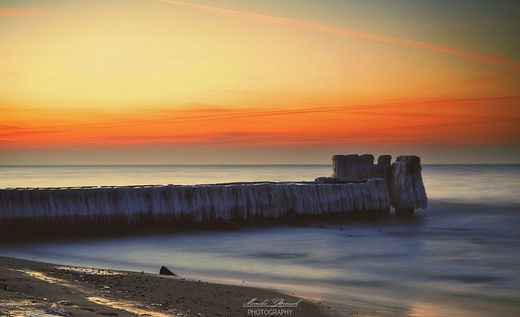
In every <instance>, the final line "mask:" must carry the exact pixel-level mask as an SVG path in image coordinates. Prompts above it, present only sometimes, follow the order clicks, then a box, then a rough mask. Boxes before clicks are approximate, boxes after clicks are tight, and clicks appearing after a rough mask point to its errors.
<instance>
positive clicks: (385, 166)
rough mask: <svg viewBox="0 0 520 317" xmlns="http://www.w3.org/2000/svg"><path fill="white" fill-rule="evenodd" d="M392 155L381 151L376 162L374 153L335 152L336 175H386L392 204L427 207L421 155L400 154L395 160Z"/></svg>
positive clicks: (400, 208)
mask: <svg viewBox="0 0 520 317" xmlns="http://www.w3.org/2000/svg"><path fill="white" fill-rule="evenodd" d="M391 161H392V157H391V156H390V155H381V156H379V158H378V160H377V164H374V156H373V155H372V154H363V155H357V154H349V155H334V156H333V157H332V166H333V167H332V168H333V172H332V179H333V180H334V181H336V182H338V181H339V182H341V181H342V180H346V181H348V180H358V179H370V178H382V179H385V180H386V182H387V186H388V190H389V194H390V197H391V201H392V207H394V208H395V209H396V212H398V213H405V214H406V213H408V214H410V213H413V210H414V209H417V208H422V209H425V208H426V207H427V206H428V197H427V195H426V189H425V188H424V184H423V180H422V173H421V172H422V167H421V158H420V157H418V156H415V155H402V156H398V157H397V159H396V161H395V162H394V163H393V164H391Z"/></svg>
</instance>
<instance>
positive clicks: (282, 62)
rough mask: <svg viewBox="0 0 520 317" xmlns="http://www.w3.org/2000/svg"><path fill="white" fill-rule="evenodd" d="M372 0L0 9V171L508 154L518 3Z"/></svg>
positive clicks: (519, 58)
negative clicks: (376, 2) (1, 167)
mask: <svg viewBox="0 0 520 317" xmlns="http://www.w3.org/2000/svg"><path fill="white" fill-rule="evenodd" d="M380 3H381V6H378V7H377V8H376V7H373V6H372V5H370V4H367V3H366V2H364V1H352V2H337V1H323V2H320V3H318V4H316V3H308V2H302V1H287V2H284V4H283V5H280V4H279V3H278V2H277V1H265V2H261V3H258V2H255V1H232V0H229V1H209V0H208V1H202V0H201V1H197V2H194V1H192V2H179V1H169V0H164V1H133V0H132V1H74V2H70V1H58V0H56V1H48V2H45V3H40V2H34V1H17V2H16V6H14V5H13V4H14V3H13V2H11V1H0V29H1V31H2V32H0V55H1V56H2V58H1V59H0V92H1V94H0V114H1V116H0V164H190V163H194V164H203V163H206V164H213V163H215V164H217V163H218V164H221V163H250V162H254V163H324V164H327V163H329V162H330V157H332V155H334V154H345V153H359V154H362V153H366V152H368V153H374V154H376V155H378V154H384V153H389V154H392V155H394V156H395V155H400V154H407V153H413V154H417V155H420V156H422V157H423V161H425V162H427V163H428V162H430V163H463V162H471V163H520V151H519V150H518V149H519V148H520V137H519V136H520V94H519V91H520V89H519V87H520V32H519V31H520V20H519V19H518V16H520V15H515V14H514V12H515V11H514V10H517V11H516V12H518V13H520V7H519V6H518V5H511V3H510V2H503V3H502V2H501V1H499V2H498V3H497V4H498V5H496V6H494V7H493V8H492V9H490V8H489V7H486V5H485V3H484V2H482V3H481V2H480V1H467V3H466V2H464V1H462V2H461V3H464V5H465V6H466V7H464V5H463V6H461V7H458V8H452V9H453V10H460V11H458V12H457V11H456V12H453V11H449V10H448V11H446V10H445V9H446V8H441V7H437V6H436V5H434V4H414V5H412V6H410V5H409V3H408V2H406V1H380ZM410 13H413V14H410ZM457 13H458V14H457ZM152 153H153V155H147V154H152Z"/></svg>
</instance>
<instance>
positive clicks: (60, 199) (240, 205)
mask: <svg viewBox="0 0 520 317" xmlns="http://www.w3.org/2000/svg"><path fill="white" fill-rule="evenodd" d="M347 157H349V160H350V157H351V156H347ZM364 157H366V156H361V157H360V158H364ZM341 160H342V158H341V157H340V156H334V158H333V162H334V173H335V174H338V175H335V174H333V177H331V178H318V179H316V181H314V182H280V183H272V182H262V183H230V184H213V185H193V186H181V185H167V186H122V187H80V188H33V189H21V188H15V189H1V190H0V234H2V233H6V232H9V234H10V235H12V234H19V233H24V234H25V233H27V232H34V231H35V230H36V231H41V232H42V233H45V232H49V231H50V232H51V233H59V232H60V231H63V232H70V231H72V232H76V231H85V232H86V233H88V232H90V231H92V232H95V231H98V229H104V230H102V231H106V230H118V229H120V228H133V227H139V228H148V227H157V226H159V227H165V228H169V227H172V226H177V227H179V226H180V227H183V226H189V225H190V224H194V223H203V222H211V221H216V220H219V221H248V220H251V219H254V218H255V217H261V218H270V219H279V218H283V217H287V216H294V215H322V214H331V213H334V214H338V213H355V212H361V213H362V212H367V213H368V212H370V211H389V210H390V207H391V205H393V206H394V207H395V208H396V210H397V209H406V210H413V209H414V208H425V207H426V194H425V193H424V195H423V194H422V193H423V192H424V186H422V179H421V178H420V160H419V159H418V158H417V157H411V156H406V157H398V159H397V161H396V163H394V164H393V165H392V166H390V165H389V162H388V164H384V165H383V164H380V166H381V167H384V168H380V166H378V165H373V164H372V165H370V164H365V163H363V164H358V165H352V164H350V163H349V164H350V165H348V166H346V165H340V164H343V163H341V162H342V161H341ZM345 161H348V160H345ZM360 161H363V162H365V161H367V159H360ZM372 161H373V156H372ZM349 162H350V161H349ZM356 166H357V167H356ZM359 166H361V168H359ZM371 166H372V167H371ZM342 168H343V170H341V169H342ZM347 169H348V172H349V173H350V174H347V172H346V170H347ZM340 172H341V173H343V174H341V175H339V173H340ZM363 173H364V174H363ZM352 175H354V176H353V177H352ZM336 176H339V177H336ZM345 176H348V177H345ZM419 182H420V184H419ZM421 186H422V192H421V188H420V187H421ZM76 233H77V232H76Z"/></svg>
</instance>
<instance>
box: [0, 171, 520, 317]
mask: <svg viewBox="0 0 520 317" xmlns="http://www.w3.org/2000/svg"><path fill="white" fill-rule="evenodd" d="M330 174H331V167H330V165H305V166H263V165H259V166H118V167H112V166H91V167H84V166H81V167H2V168H0V188H6V187H63V186H67V187H69V186H85V185H91V186H92V185H129V184H133V185H135V184H170V183H172V184H197V183H221V182H232V181H261V180H270V181H282V180H284V181H286V180H295V181H299V180H313V179H314V178H315V177H318V176H329V175H330ZM423 178H424V183H425V186H426V190H427V193H428V196H429V206H428V208H427V209H426V210H417V211H416V217H415V218H414V219H412V220H399V219H395V218H390V219H387V220H382V221H379V222H351V223H328V224H325V228H318V227H314V226H309V227H307V228H293V227H272V228H260V229H258V228H256V229H243V230H240V231H238V232H189V233H172V234H156V235H144V236H143V235H141V236H135V237H126V238H113V239H95V238H92V239H85V240H78V241H62V242H52V243H50V242H45V243H36V242H34V243H26V244H20V245H1V246H0V251H1V253H2V254H3V255H8V256H16V257H21V258H27V259H35V260H40V261H47V262H54V263H63V264H69V265H81V266H88V267H90V266H92V267H104V268H112V269H124V270H134V271H145V272H151V273H152V272H157V271H158V268H159V267H160V266H161V265H165V266H167V267H169V268H170V269H171V270H173V271H174V272H176V273H177V274H179V275H182V276H184V277H187V278H192V279H196V280H198V279H203V280H207V281H214V282H223V283H234V284H240V285H249V286H260V287H272V288H275V289H279V290H284V291H288V292H294V293H295V294H296V295H299V296H301V297H312V298H315V299H318V300H321V301H326V302H333V303H336V304H339V305H340V306H339V308H338V309H339V313H338V314H339V315H342V314H346V313H345V312H346V310H344V311H343V313H342V311H341V309H342V308H341V307H342V306H341V305H342V304H347V303H357V304H358V305H360V306H366V307H370V309H372V311H371V312H370V314H369V315H371V316H378V315H385V314H386V315H388V313H389V312H391V313H395V315H396V316H517V315H520V301H519V299H520V261H519V256H518V255H519V254H520V230H519V228H520V191H519V189H520V165H425V166H423ZM343 308H344V309H346V308H345V306H343Z"/></svg>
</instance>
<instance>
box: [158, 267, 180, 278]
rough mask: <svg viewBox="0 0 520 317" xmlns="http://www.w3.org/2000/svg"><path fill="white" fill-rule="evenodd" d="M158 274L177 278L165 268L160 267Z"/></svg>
mask: <svg viewBox="0 0 520 317" xmlns="http://www.w3.org/2000/svg"><path fill="white" fill-rule="evenodd" d="M159 274H160V275H173V276H177V274H175V273H173V272H172V271H170V270H169V269H168V268H167V267H165V266H161V269H160V270H159Z"/></svg>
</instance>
